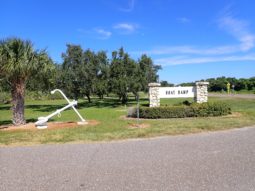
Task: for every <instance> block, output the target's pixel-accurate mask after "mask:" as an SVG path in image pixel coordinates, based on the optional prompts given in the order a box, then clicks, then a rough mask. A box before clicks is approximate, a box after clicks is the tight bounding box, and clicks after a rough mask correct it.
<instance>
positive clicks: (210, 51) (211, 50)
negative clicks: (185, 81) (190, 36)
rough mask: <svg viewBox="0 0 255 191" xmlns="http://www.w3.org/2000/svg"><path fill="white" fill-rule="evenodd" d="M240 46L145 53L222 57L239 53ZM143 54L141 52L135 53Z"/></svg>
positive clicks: (165, 48) (162, 49) (176, 48)
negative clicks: (222, 55)
mask: <svg viewBox="0 0 255 191" xmlns="http://www.w3.org/2000/svg"><path fill="white" fill-rule="evenodd" d="M238 51H239V46H238V45H237V46H234V45H233V46H230V45H229V46H227V45H226V46H219V47H212V48H203V47H200V48H198V47H193V46H188V45H184V46H158V47H156V48H153V49H152V50H147V51H143V52H144V53H147V54H153V55H167V54H198V55H221V54H229V53H233V52H238ZM134 53H136V54H141V53H140V52H134Z"/></svg>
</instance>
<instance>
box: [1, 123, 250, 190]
mask: <svg viewBox="0 0 255 191" xmlns="http://www.w3.org/2000/svg"><path fill="white" fill-rule="evenodd" d="M0 190H1V191H14V190H15V191H16V190H17V191H23V190H24V191H27V190H29V191H30V190H34V191H40V190H44V191H45V190H50V191H54V190H61V191H62V190H68V191H75V190H97V191H101V190H109V191H115V190H116V191H122V190H124V191H125V190H131V191H136V190H137V191H138V190H139V191H143V190H144V191H145V190H146V191H149V190H151V191H152V190H173V191H202V190H204V191H255V127H248V128H242V129H234V130H229V131H219V132H211V133H200V134H192V135H180V136H171V137H160V138H152V139H135V140H126V141H117V142H110V143H90V144H63V145H40V146H27V147H2V148H0Z"/></svg>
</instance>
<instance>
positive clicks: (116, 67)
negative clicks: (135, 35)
mask: <svg viewBox="0 0 255 191" xmlns="http://www.w3.org/2000/svg"><path fill="white" fill-rule="evenodd" d="M136 69H137V66H136V63H135V61H134V60H133V59H131V58H130V56H129V55H128V54H127V53H125V52H124V49H123V48H120V49H119V51H118V52H117V51H113V52H112V61H111V66H110V81H109V85H110V90H111V91H112V92H113V93H116V94H117V95H118V96H119V99H120V100H121V102H122V103H123V104H124V103H126V102H127V100H128V92H129V91H133V92H134V93H135V92H137V90H139V88H137V87H136V86H135V84H134V83H135V81H136V80H135V79H136V74H137V72H138V71H137V70H136ZM131 88H132V89H131Z"/></svg>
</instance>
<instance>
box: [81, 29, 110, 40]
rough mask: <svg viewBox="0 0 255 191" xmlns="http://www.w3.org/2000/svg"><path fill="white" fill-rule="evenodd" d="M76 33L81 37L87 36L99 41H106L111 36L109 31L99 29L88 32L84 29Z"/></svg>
mask: <svg viewBox="0 0 255 191" xmlns="http://www.w3.org/2000/svg"><path fill="white" fill-rule="evenodd" d="M77 32H79V33H80V34H82V36H88V37H91V38H97V39H101V40H106V39H109V38H110V37H111V36H112V32H111V31H107V30H104V29H101V28H94V29H90V30H85V29H77Z"/></svg>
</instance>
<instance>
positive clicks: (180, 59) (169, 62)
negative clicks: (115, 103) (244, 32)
mask: <svg viewBox="0 0 255 191" xmlns="http://www.w3.org/2000/svg"><path fill="white" fill-rule="evenodd" d="M233 61H255V54H248V55H242V56H222V57H196V58H193V57H189V56H176V57H168V58H161V59H155V60H154V62H155V64H159V65H161V66H173V65H182V64H202V63H211V62H233Z"/></svg>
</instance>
